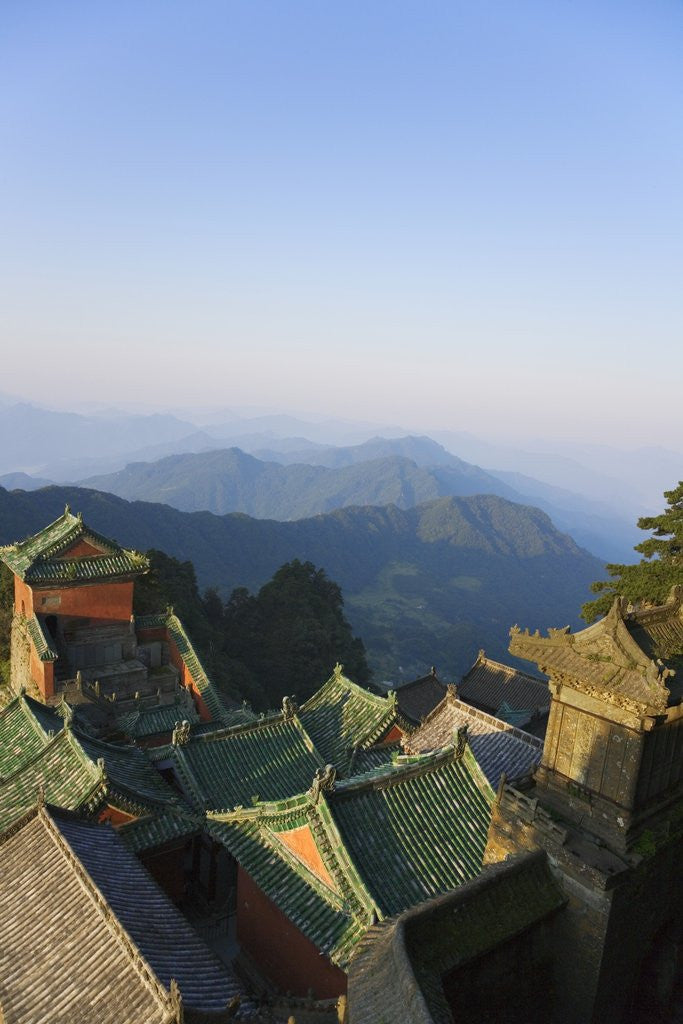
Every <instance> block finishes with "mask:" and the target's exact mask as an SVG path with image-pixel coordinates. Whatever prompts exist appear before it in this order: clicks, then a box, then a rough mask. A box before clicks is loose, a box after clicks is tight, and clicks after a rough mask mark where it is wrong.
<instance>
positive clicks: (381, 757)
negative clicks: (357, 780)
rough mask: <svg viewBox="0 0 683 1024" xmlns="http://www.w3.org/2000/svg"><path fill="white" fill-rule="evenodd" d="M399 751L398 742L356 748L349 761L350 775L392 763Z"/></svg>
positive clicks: (361, 773)
mask: <svg viewBox="0 0 683 1024" xmlns="http://www.w3.org/2000/svg"><path fill="white" fill-rule="evenodd" d="M400 753H401V747H400V745H399V744H398V743H387V744H385V745H384V746H381V747H368V749H367V750H357V751H356V756H355V757H353V756H352V759H351V761H350V763H349V766H348V771H349V774H350V775H354V776H355V775H364V774H365V773H366V772H371V771H374V770H375V769H377V768H384V767H386V765H388V764H392V763H393V760H394V758H395V757H397V756H398V755H399V754H400Z"/></svg>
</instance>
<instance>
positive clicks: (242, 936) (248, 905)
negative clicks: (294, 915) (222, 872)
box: [237, 867, 346, 999]
mask: <svg viewBox="0 0 683 1024" xmlns="http://www.w3.org/2000/svg"><path fill="white" fill-rule="evenodd" d="M237 941H238V942H239V943H240V944H241V945H243V946H244V948H245V949H246V950H247V952H248V953H249V955H250V956H251V957H252V958H253V959H254V962H255V963H256V964H257V966H258V967H259V969H260V970H261V971H263V974H264V975H265V976H266V977H267V978H269V979H270V980H271V981H272V982H274V984H276V985H277V986H278V988H280V989H282V991H283V992H287V991H290V992H291V993H292V994H293V995H297V996H305V995H306V993H307V992H308V990H309V988H312V989H313V992H314V995H315V998H316V999H334V998H336V997H337V996H339V995H342V994H343V993H345V992H346V975H345V974H344V972H343V971H342V970H340V969H339V968H338V967H335V966H334V964H332V963H330V961H329V960H328V959H327V957H326V956H325V955H324V954H323V953H321V952H320V950H319V949H318V948H317V946H315V945H314V944H313V943H312V942H311V941H310V939H307V938H306V936H305V935H303V934H302V933H301V932H300V931H299V929H298V928H296V927H295V926H294V925H293V924H292V922H291V921H290V920H289V918H287V917H285V915H284V914H283V913H282V911H281V910H279V909H278V907H276V906H275V904H274V903H272V902H271V901H270V900H269V899H268V897H267V896H266V894H265V893H264V892H262V891H261V889H259V887H258V886H257V885H256V883H255V882H254V880H253V879H252V878H251V877H250V876H249V875H248V874H247V872H246V871H244V870H243V868H242V867H239V869H238V873H237Z"/></svg>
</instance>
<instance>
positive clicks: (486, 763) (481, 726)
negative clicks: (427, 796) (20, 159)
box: [405, 687, 543, 789]
mask: <svg viewBox="0 0 683 1024" xmlns="http://www.w3.org/2000/svg"><path fill="white" fill-rule="evenodd" d="M463 726H466V727H467V739H468V741H469V744H470V746H471V748H472V753H473V754H474V756H475V757H476V759H477V761H478V762H479V766H480V767H481V769H482V771H483V772H484V774H485V775H486V778H487V779H488V781H489V782H490V784H491V785H492V786H493V787H494V788H495V789H497V788H498V783H499V781H500V777H501V775H502V774H503V773H505V775H506V776H507V778H508V779H515V778H518V777H520V776H522V775H527V774H528V773H529V772H530V771H531V770H532V768H533V767H534V766H535V765H536V764H538V762H539V761H540V760H541V755H542V753H543V742H542V740H540V739H538V738H537V737H536V736H531V735H530V734H529V733H526V732H523V731H522V730H521V729H518V728H516V727H515V726H512V725H509V724H508V723H507V722H504V721H502V720H501V719H499V718H494V716H493V715H489V714H487V713H486V712H485V711H480V710H479V709H478V708H474V707H471V706H470V705H469V704H466V703H465V702H464V701H462V700H459V699H458V697H457V696H456V690H455V687H449V688H448V691H447V693H446V696H445V697H444V699H443V700H442V701H441V703H440V704H438V705H437V707H436V708H434V710H433V711H432V712H431V714H429V715H428V716H427V718H426V719H425V720H424V722H423V723H422V725H421V726H420V727H419V729H416V730H415V732H413V733H411V734H410V736H409V737H408V738H407V739H406V741H405V748H406V750H407V751H409V752H411V753H415V754H417V753H426V752H427V751H430V750H436V749H438V748H439V747H445V746H447V745H448V744H449V743H452V742H453V736H454V734H455V733H456V732H457V730H458V729H460V728H462V727H463Z"/></svg>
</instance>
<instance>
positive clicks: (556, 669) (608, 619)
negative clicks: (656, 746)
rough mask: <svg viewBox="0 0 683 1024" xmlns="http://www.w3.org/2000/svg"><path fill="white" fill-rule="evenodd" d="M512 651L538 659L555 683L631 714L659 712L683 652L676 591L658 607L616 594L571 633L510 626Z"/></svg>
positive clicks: (682, 618) (667, 699)
mask: <svg viewBox="0 0 683 1024" xmlns="http://www.w3.org/2000/svg"><path fill="white" fill-rule="evenodd" d="M510 652H511V653H512V654H516V655H518V656H519V657H521V658H527V659H528V660H529V661H534V662H536V664H537V665H538V666H539V668H540V669H541V671H542V672H545V673H546V674H547V675H549V676H552V678H553V679H555V680H557V681H559V682H565V683H567V684H568V685H570V686H572V687H574V688H575V689H578V690H581V691H583V692H586V693H588V694H590V695H592V696H595V697H598V698H599V699H602V700H604V701H606V702H608V703H613V704H619V705H620V706H622V707H624V708H626V709H627V710H630V711H632V712H633V713H635V714H651V715H657V714H663V713H665V712H666V708H667V706H668V705H669V703H670V697H671V690H670V688H669V685H667V684H668V681H669V679H670V677H672V676H674V674H675V670H676V667H677V665H678V664H679V663H678V658H679V657H680V656H681V655H683V609H682V607H681V595H680V590H678V589H675V590H674V592H672V596H671V598H670V600H669V601H668V602H667V604H666V605H663V606H660V607H658V608H644V609H633V608H632V607H631V606H629V605H627V603H626V602H625V601H624V600H622V599H621V598H618V597H617V598H615V600H614V602H613V604H612V607H611V609H610V611H609V612H608V614H607V615H606V616H605V617H604V618H602V619H600V620H599V621H598V622H596V623H594V624H593V625H592V626H588V627H587V628H586V629H583V630H581V631H580V632H579V633H576V634H575V635H573V634H572V633H571V632H570V630H569V627H566V628H564V629H549V630H548V636H547V637H542V636H541V635H540V633H539V632H538V630H537V631H536V633H533V634H532V633H530V632H529V630H525V631H524V632H522V631H521V630H520V629H519V627H518V626H514V627H513V628H512V629H511V630H510ZM662 654H665V655H666V657H662ZM655 659H660V660H659V661H657V660H655ZM676 683H677V684H678V685H679V686H680V680H676Z"/></svg>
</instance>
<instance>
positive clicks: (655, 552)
mask: <svg viewBox="0 0 683 1024" xmlns="http://www.w3.org/2000/svg"><path fill="white" fill-rule="evenodd" d="M664 497H665V498H666V500H667V503H668V504H667V507H666V509H665V510H664V512H662V514H661V515H658V516H644V517H643V518H642V519H639V520H638V526H639V527H640V529H641V530H650V531H651V532H652V537H649V538H648V539H647V540H644V541H643V542H642V543H641V544H637V545H636V546H635V549H634V550H635V551H638V552H640V554H641V555H643V556H644V557H643V558H641V560H640V561H639V562H637V563H636V564H635V565H608V566H607V567H606V568H607V572H608V573H609V575H610V576H611V577H612V579H610V580H600V581H599V582H597V583H593V584H592V585H591V590H592V591H593V593H594V594H600V597H598V598H597V599H596V600H595V601H588V602H587V603H586V604H584V606H583V608H582V609H581V615H582V616H583V618H584V619H586V621H587V622H593V621H594V620H595V619H597V617H598V616H599V615H605V614H606V613H607V612H608V611H609V609H610V606H611V604H612V601H613V600H614V597H615V595H616V594H619V595H620V596H621V597H626V598H628V599H629V600H631V601H638V600H645V601H649V602H651V603H652V604H662V603H663V602H664V601H665V600H666V598H667V596H668V594H669V592H670V590H671V588H672V587H673V586H674V585H675V584H683V480H681V481H679V484H678V487H676V488H674V490H673V491H665V492H664Z"/></svg>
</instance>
